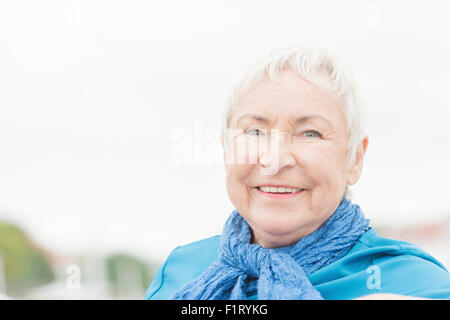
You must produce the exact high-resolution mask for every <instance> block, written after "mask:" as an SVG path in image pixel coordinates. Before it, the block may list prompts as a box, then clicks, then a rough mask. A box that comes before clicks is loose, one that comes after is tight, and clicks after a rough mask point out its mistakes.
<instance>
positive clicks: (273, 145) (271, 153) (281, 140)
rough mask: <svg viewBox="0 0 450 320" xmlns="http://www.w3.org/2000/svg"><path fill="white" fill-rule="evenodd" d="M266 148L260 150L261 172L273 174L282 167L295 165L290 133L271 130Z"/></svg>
mask: <svg viewBox="0 0 450 320" xmlns="http://www.w3.org/2000/svg"><path fill="white" fill-rule="evenodd" d="M269 146H270V147H269V148H268V150H265V151H264V152H262V154H261V157H260V160H259V163H260V165H261V174H263V175H275V174H277V173H278V172H279V171H281V170H283V169H284V168H293V167H295V165H296V163H297V160H296V158H295V155H294V152H293V151H292V148H291V143H290V135H289V134H287V133H284V132H281V131H279V130H273V131H272V132H271V135H270V143H269Z"/></svg>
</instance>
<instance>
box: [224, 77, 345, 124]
mask: <svg viewBox="0 0 450 320" xmlns="http://www.w3.org/2000/svg"><path fill="white" fill-rule="evenodd" d="M316 80H317V81H316ZM315 82H316V83H319V84H320V85H317V84H313V83H311V82H309V81H307V80H304V79H303V78H301V77H300V76H299V75H297V73H295V72H294V71H292V70H283V71H282V72H281V73H280V74H279V81H275V80H272V79H270V78H268V77H267V76H265V77H264V78H263V79H262V81H261V82H259V83H258V84H256V85H255V86H254V87H252V88H251V89H250V90H248V91H247V92H244V93H242V94H241V95H240V96H239V97H238V99H237V101H236V104H235V106H234V108H233V112H232V115H231V119H230V120H231V121H236V119H238V118H239V117H241V116H242V115H244V114H246V113H260V114H261V115H264V117H267V118H269V119H273V118H277V119H278V118H283V117H287V118H292V117H298V116H302V115H304V114H317V115H320V116H322V117H324V118H326V119H328V120H329V121H330V122H332V123H334V124H335V125H337V126H340V125H342V124H343V123H345V117H344V113H343V104H342V101H340V100H339V99H338V98H337V97H336V95H335V94H334V93H333V92H331V90H330V89H328V88H330V87H331V83H329V81H328V80H327V78H326V77H325V76H318V77H317V78H316V79H315Z"/></svg>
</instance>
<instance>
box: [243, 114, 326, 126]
mask: <svg viewBox="0 0 450 320" xmlns="http://www.w3.org/2000/svg"><path fill="white" fill-rule="evenodd" d="M243 118H250V119H253V120H256V121H258V122H263V123H266V124H268V123H270V120H269V119H267V118H264V117H263V116H261V115H259V114H255V113H247V114H244V115H242V116H241V117H239V119H238V120H237V124H238V125H239V121H240V120H241V119H243ZM315 118H318V119H322V120H324V121H326V122H327V123H328V124H330V125H331V123H330V121H329V120H327V119H326V118H325V117H323V116H321V115H318V114H307V115H304V116H301V117H298V118H295V120H294V124H296V125H298V124H301V123H304V122H307V121H309V120H313V119H315Z"/></svg>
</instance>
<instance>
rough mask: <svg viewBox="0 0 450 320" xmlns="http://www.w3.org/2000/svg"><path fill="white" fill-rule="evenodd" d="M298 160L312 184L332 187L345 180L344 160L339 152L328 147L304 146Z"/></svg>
mask: <svg viewBox="0 0 450 320" xmlns="http://www.w3.org/2000/svg"><path fill="white" fill-rule="evenodd" d="M298 159H299V160H298V161H299V162H300V163H301V165H302V167H303V168H304V170H305V173H306V174H307V175H308V176H309V177H310V178H311V180H312V181H313V183H314V186H324V187H326V188H328V189H329V188H334V187H337V186H338V185H341V184H342V181H343V180H345V179H344V177H345V161H344V158H343V156H342V155H341V153H339V152H337V151H335V150H333V149H330V148H305V149H304V150H302V152H300V153H298Z"/></svg>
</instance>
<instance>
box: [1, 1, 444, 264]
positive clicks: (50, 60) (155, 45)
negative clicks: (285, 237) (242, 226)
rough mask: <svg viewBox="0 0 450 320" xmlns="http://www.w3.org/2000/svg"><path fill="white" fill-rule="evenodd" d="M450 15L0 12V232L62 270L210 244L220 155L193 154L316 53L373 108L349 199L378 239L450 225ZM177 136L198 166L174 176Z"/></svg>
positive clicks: (145, 6)
mask: <svg viewBox="0 0 450 320" xmlns="http://www.w3.org/2000/svg"><path fill="white" fill-rule="evenodd" d="M449 9H450V8H449V7H448V5H447V4H446V3H445V2H443V1H439V2H438V1H429V0H427V1H360V0H353V1H339V2H338V1H299V0H295V1H294V0H292V1H287V0H282V1H280V0H278V1H275V0H271V1H261V0H259V1H243V0H240V1H236V0H233V1H229V0H228V1H211V0H209V1H198V0H191V1H181V0H177V1H173V0H172V1H110V0H108V1H107V0H101V1H100V0H89V1H67V0H64V1H63V0H55V1H48V0H46V1H31V0H30V1H21V0H15V1H12V0H11V1H6V0H5V1H1V2H0V219H2V220H6V221H10V222H14V223H18V224H20V225H21V226H22V227H23V228H24V229H25V230H27V231H28V232H29V233H30V235H31V236H32V238H33V239H34V240H35V241H36V242H37V243H39V244H40V245H42V246H44V247H45V248H48V249H49V250H51V251H54V252H57V253H61V254H71V253H75V252H85V251H92V250H96V251H98V252H109V251H113V250H127V251H131V252H135V253H137V254H140V255H142V256H145V257H146V258H149V259H157V260H162V259H164V258H165V257H166V256H167V254H168V253H169V252H170V250H172V249H173V248H174V247H176V246H178V245H181V244H185V243H188V242H191V241H195V240H198V239H202V238H204V237H209V236H212V235H215V234H219V233H220V232H221V229H222V225H223V223H224V221H225V219H226V217H227V216H228V214H229V213H230V212H231V210H232V209H233V207H232V204H231V202H230V201H229V199H228V196H227V194H226V189H225V180H224V179H225V176H224V168H223V165H222V164H220V157H221V154H220V153H219V154H216V158H215V159H216V160H217V159H218V160H219V161H216V163H215V164H214V163H212V164H211V163H209V162H208V161H207V159H206V158H205V156H202V155H201V154H199V153H198V152H201V151H202V150H205V148H206V147H205V146H206V145H208V148H210V149H211V148H214V147H216V148H219V147H220V144H219V140H218V136H217V134H218V133H219V127H220V121H221V110H222V108H223V106H224V103H225V100H226V98H227V97H228V94H229V92H230V90H231V88H232V87H233V85H234V84H235V83H236V81H237V80H238V79H239V77H240V76H241V74H242V72H243V71H244V70H245V69H246V68H247V67H248V66H249V65H250V64H251V63H253V62H254V61H255V60H256V59H257V58H259V57H260V55H261V54H262V53H264V52H266V51H267V50H270V49H272V48H276V47H279V46H286V45H293V44H301V43H303V42H310V41H313V42H315V43H319V44H321V45H323V46H325V47H327V48H330V49H332V50H334V51H336V52H338V53H339V54H341V55H342V56H343V57H345V59H346V60H347V62H348V64H349V65H350V67H351V69H352V70H353V71H354V72H355V74H356V77H357V79H358V81H359V84H360V86H361V89H362V91H363V93H364V96H365V101H366V104H367V106H368V108H369V129H368V134H369V138H370V142H369V148H368V151H367V154H366V161H365V168H364V171H363V176H362V178H361V180H360V181H359V182H358V183H357V184H356V185H355V187H354V188H353V192H354V194H355V196H354V198H353V201H354V202H355V203H358V204H359V205H360V206H361V208H362V209H363V211H364V212H365V214H366V216H367V217H368V218H370V219H371V220H372V222H373V224H377V225H388V226H397V225H398V226H402V225H415V224H420V223H428V222H430V221H439V219H442V218H443V217H445V216H448V215H449V213H450V197H449V194H450V193H449V190H448V182H449V181H450V139H449V138H450V134H449V116H450V111H449V100H450V72H449V71H450V61H449V59H448V57H449V56H450V42H449V41H448V39H449V36H450V20H449V19H448V12H449V11H448V10H449ZM180 132H181V133H183V132H184V133H185V134H186V137H187V138H189V139H191V150H192V153H193V158H192V159H193V160H192V162H194V163H191V164H188V163H182V164H177V163H175V161H174V157H173V151H174V148H176V146H175V145H174V140H173V135H174V134H179V133H180ZM203 139H206V140H204V141H202V140H203ZM186 141H188V140H186ZM217 150H218V151H219V152H220V149H217ZM195 162H196V163H195Z"/></svg>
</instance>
